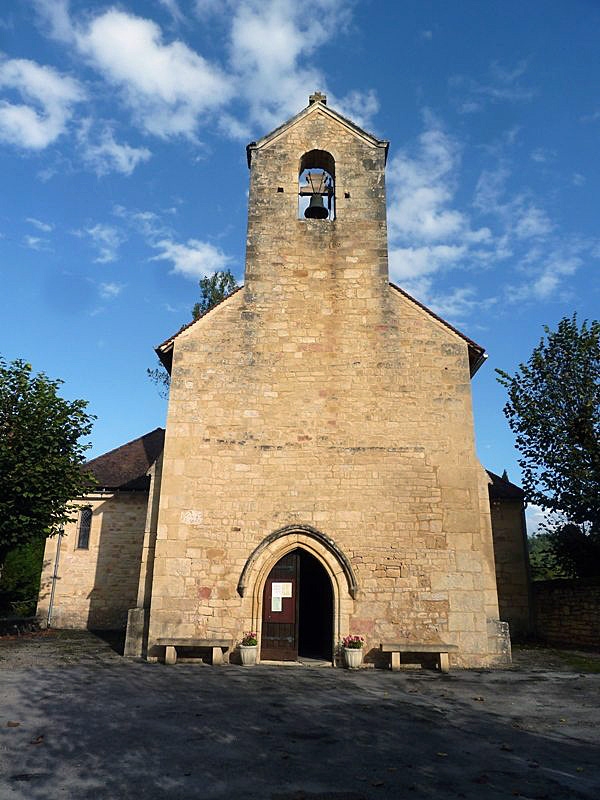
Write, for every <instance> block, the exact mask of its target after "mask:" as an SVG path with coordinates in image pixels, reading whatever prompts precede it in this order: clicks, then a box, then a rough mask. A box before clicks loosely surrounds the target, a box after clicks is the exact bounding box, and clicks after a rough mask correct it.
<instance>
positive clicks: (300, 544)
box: [237, 525, 358, 652]
mask: <svg viewBox="0 0 600 800" xmlns="http://www.w3.org/2000/svg"><path fill="white" fill-rule="evenodd" d="M297 549H301V550H305V551H307V552H308V553H310V554H311V555H312V556H314V557H315V558H316V559H317V560H318V561H319V562H320V564H321V566H322V567H323V568H324V570H325V572H326V573H327V575H328V577H329V580H330V581H331V588H332V593H333V620H332V630H333V638H334V641H333V642H332V645H333V649H334V652H335V650H336V645H337V644H338V643H339V642H340V640H341V639H342V638H343V636H345V635H347V634H348V632H349V628H350V617H351V615H352V614H353V612H354V598H355V596H356V593H357V591H358V585H357V581H356V577H355V575H354V571H353V569H352V565H351V564H350V562H349V560H348V558H347V557H346V555H345V554H344V553H343V551H342V550H341V549H340V548H339V547H338V545H337V544H336V543H335V542H334V541H333V540H332V539H330V538H329V537H328V536H325V534H323V533H321V531H318V530H317V529H316V528H313V527H311V526H308V525H288V526H286V527H284V528H280V529H279V530H277V531H274V532H273V533H272V534H270V535H269V536H267V537H266V538H265V539H263V541H262V542H261V543H260V544H259V545H258V547H256V548H255V549H254V551H253V552H252V553H251V555H250V556H249V558H248V560H247V561H246V563H245V565H244V568H243V570H242V572H241V574H240V579H239V581H238V587H237V590H238V593H239V594H240V596H241V597H246V598H247V599H248V600H249V601H250V602H251V605H252V612H251V613H252V630H255V631H257V632H258V635H259V638H260V637H261V632H262V619H263V592H264V587H265V582H266V580H267V577H268V576H269V573H270V572H271V570H272V568H273V567H274V566H275V564H277V562H278V561H279V560H280V559H281V558H283V556H285V555H287V554H288V553H290V552H292V551H293V550H297Z"/></svg>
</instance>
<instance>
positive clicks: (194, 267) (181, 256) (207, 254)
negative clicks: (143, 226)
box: [150, 239, 233, 279]
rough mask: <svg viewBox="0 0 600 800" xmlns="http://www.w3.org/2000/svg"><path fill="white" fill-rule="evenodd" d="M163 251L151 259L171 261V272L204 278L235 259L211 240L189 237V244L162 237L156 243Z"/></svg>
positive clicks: (222, 268)
mask: <svg viewBox="0 0 600 800" xmlns="http://www.w3.org/2000/svg"><path fill="white" fill-rule="evenodd" d="M154 246H155V247H156V248H157V249H158V250H160V251H161V252H160V253H159V254H158V255H156V256H154V257H153V258H152V259H150V260H151V261H170V262H171V263H172V265H173V269H172V270H171V272H173V273H175V274H178V275H183V276H184V277H186V278H193V279H196V278H204V277H206V276H207V275H212V273H213V272H216V271H217V270H224V269H227V267H228V266H229V265H230V264H231V262H232V261H233V259H232V257H231V256H228V255H226V254H225V253H223V251H222V250H220V249H219V248H218V247H215V246H214V245H212V244H210V243H209V242H201V241H198V239H189V240H188V242H187V244H180V243H178V242H174V241H172V240H170V239H162V240H161V241H159V242H156V244H155V245H154Z"/></svg>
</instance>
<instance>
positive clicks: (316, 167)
mask: <svg viewBox="0 0 600 800" xmlns="http://www.w3.org/2000/svg"><path fill="white" fill-rule="evenodd" d="M298 218H299V219H320V220H334V219H335V160H334V158H333V156H332V155H331V153H328V152H327V151H326V150H309V151H308V153H305V154H304V155H303V156H302V158H301V159H300V168H299V172H298Z"/></svg>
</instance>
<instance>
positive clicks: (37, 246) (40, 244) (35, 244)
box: [23, 236, 49, 250]
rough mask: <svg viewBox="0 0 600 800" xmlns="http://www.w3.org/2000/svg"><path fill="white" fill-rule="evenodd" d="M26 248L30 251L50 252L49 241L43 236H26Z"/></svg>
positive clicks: (24, 241) (24, 240)
mask: <svg viewBox="0 0 600 800" xmlns="http://www.w3.org/2000/svg"><path fill="white" fill-rule="evenodd" d="M23 243H24V245H25V247H28V248H29V249H30V250H48V249H49V247H48V240H47V239H44V238H43V237H41V236H25V237H24V239H23Z"/></svg>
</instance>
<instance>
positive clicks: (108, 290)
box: [100, 283, 124, 300]
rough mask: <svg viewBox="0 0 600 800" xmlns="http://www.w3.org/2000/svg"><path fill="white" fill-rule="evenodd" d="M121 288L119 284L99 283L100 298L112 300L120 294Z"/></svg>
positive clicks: (121, 285)
mask: <svg viewBox="0 0 600 800" xmlns="http://www.w3.org/2000/svg"><path fill="white" fill-rule="evenodd" d="M123 288H124V287H123V284H121V283H101V284H100V297H102V298H103V299H104V300H112V299H114V298H115V297H118V296H119V295H120V294H121V292H122V291H123Z"/></svg>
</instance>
